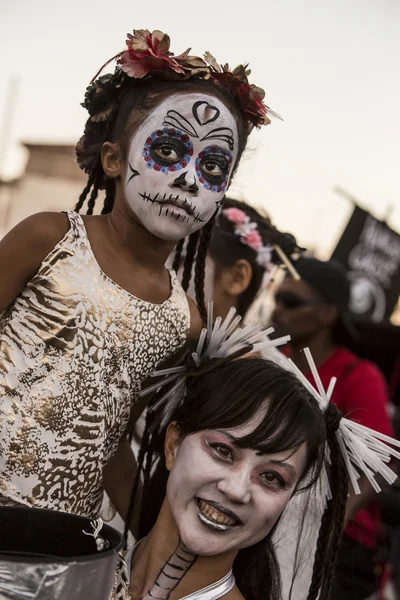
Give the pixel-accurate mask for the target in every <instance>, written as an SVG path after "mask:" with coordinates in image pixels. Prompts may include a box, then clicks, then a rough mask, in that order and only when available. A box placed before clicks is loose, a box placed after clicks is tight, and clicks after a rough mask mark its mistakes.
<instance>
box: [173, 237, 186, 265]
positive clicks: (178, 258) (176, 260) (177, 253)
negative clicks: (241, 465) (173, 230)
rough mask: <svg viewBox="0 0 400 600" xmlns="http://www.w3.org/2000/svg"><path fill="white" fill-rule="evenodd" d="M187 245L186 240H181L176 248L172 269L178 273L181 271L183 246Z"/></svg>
mask: <svg viewBox="0 0 400 600" xmlns="http://www.w3.org/2000/svg"><path fill="white" fill-rule="evenodd" d="M184 244H185V238H182V239H181V240H179V242H178V243H177V245H176V248H175V255H174V262H173V263H172V268H173V270H174V271H175V273H177V272H178V271H179V267H180V266H181V256H182V250H183V246H184Z"/></svg>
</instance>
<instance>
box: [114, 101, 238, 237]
mask: <svg viewBox="0 0 400 600" xmlns="http://www.w3.org/2000/svg"><path fill="white" fill-rule="evenodd" d="M237 147H238V131H237V125H236V122H235V118H234V117H233V115H232V113H231V112H230V111H229V109H228V108H227V107H226V106H225V105H224V104H223V102H221V101H220V100H219V99H218V98H216V97H213V96H211V95H207V94H200V93H181V94H174V95H173V96H170V97H169V98H167V99H165V100H163V102H161V103H160V104H159V105H158V106H157V107H156V108H155V109H154V110H153V111H152V112H151V113H150V114H149V115H148V117H147V118H146V119H145V121H144V122H143V123H142V125H141V126H140V127H139V129H138V130H137V131H136V132H135V133H134V134H133V136H132V139H131V145H130V149H129V155H128V161H127V169H126V175H125V179H124V183H125V197H126V201H127V203H128V204H129V206H130V208H131V210H132V212H133V214H134V215H135V217H136V218H137V219H138V220H139V222H140V223H141V224H142V225H143V226H144V227H145V228H146V229H147V230H148V231H150V233H152V234H153V235H155V236H156V237H159V238H160V239H165V240H174V241H175V240H176V241H177V240H180V239H182V238H183V237H186V236H188V235H190V234H191V233H193V232H194V231H196V230H198V229H200V228H201V227H203V226H204V225H205V224H206V223H207V222H208V221H209V220H210V219H211V218H212V217H213V215H214V214H215V213H216V211H218V209H219V206H220V204H221V202H222V199H223V197H224V193H225V191H226V189H227V187H228V185H229V181H230V177H231V174H232V169H233V166H234V164H235V163H236V159H237V153H238V150H237Z"/></svg>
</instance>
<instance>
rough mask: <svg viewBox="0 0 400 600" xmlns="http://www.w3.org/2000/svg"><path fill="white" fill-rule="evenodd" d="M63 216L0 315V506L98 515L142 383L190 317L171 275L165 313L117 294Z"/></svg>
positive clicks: (72, 217) (78, 222) (182, 336)
mask: <svg viewBox="0 0 400 600" xmlns="http://www.w3.org/2000/svg"><path fill="white" fill-rule="evenodd" d="M67 214H68V218H69V221H70V225H71V227H70V229H69V231H68V232H67V233H66V235H65V236H64V238H63V239H62V240H61V241H60V242H59V243H58V244H57V245H56V246H55V248H54V249H53V250H52V251H51V252H50V254H49V255H48V256H47V257H46V258H45V259H44V260H43V262H42V264H41V266H40V268H39V270H38V272H37V273H36V275H35V276H34V277H33V278H32V279H31V280H30V281H29V283H28V284H27V285H26V287H25V288H24V289H23V290H22V292H21V293H20V294H19V296H18V297H17V298H16V299H15V301H14V302H13V303H12V304H11V305H10V306H9V307H8V308H7V309H6V310H5V311H4V312H3V313H2V314H0V497H1V496H2V497H3V501H4V503H6V502H7V503H12V502H16V503H20V504H23V505H28V506H36V507H38V508H50V509H57V510H62V511H66V512H74V513H77V514H81V515H84V516H96V515H97V513H98V511H99V509H100V506H101V501H102V495H103V486H102V469H103V467H104V465H105V464H106V463H107V462H108V461H109V460H110V459H111V458H112V456H113V455H114V454H115V451H116V449H117V446H118V443H119V440H120V438H121V436H122V434H123V432H124V430H125V428H126V426H127V423H128V420H129V416H130V410H131V407H132V405H133V404H134V402H135V399H136V395H137V392H139V391H140V387H141V383H142V382H143V381H144V380H145V379H146V378H147V377H148V376H149V374H150V373H152V372H153V371H154V370H155V369H156V368H157V366H158V365H160V364H161V363H163V362H164V361H165V360H166V359H168V358H169V357H171V356H173V355H174V354H175V353H176V352H178V351H179V350H180V349H181V348H182V347H183V345H184V344H185V341H186V340H187V337H188V333H189V328H190V312H189V305H188V302H187V298H186V295H185V293H184V291H183V289H182V287H181V286H180V283H179V282H178V280H177V278H176V275H175V273H174V272H173V271H170V277H171V294H170V296H169V298H168V299H167V300H166V301H165V302H163V303H162V304H151V303H149V302H145V301H144V300H140V299H139V298H136V297H135V296H133V295H132V294H130V293H129V292H127V291H126V290H124V289H122V288H121V287H120V286H118V285H117V284H116V283H115V282H113V281H112V280H111V279H110V278H109V277H108V276H107V275H105V273H103V271H102V270H101V269H100V266H99V265H98V263H97V261H96V259H95V257H94V255H93V252H92V249H91V246H90V243H89V240H88V237H87V233H86V229H85V226H84V223H83V220H82V218H81V217H80V216H79V215H78V214H77V213H74V212H72V211H71V212H68V213H67ZM1 503H2V501H1V498H0V504H1Z"/></svg>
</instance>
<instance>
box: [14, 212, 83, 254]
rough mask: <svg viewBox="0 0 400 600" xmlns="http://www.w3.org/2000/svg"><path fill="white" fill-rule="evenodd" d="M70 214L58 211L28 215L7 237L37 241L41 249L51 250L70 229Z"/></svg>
mask: <svg viewBox="0 0 400 600" xmlns="http://www.w3.org/2000/svg"><path fill="white" fill-rule="evenodd" d="M70 227H71V225H70V221H69V219H68V216H67V215H66V214H63V213H57V212H49V211H48V212H40V213H35V214H33V215H31V216H29V217H26V219H24V220H23V221H21V222H20V223H18V225H16V226H15V227H14V228H13V229H12V230H11V231H10V232H9V233H8V234H7V236H6V237H8V238H10V239H11V238H12V239H14V240H17V239H18V238H20V239H21V240H22V239H23V240H24V242H25V243H26V242H29V241H32V242H35V243H37V244H38V247H39V248H40V249H43V248H47V249H48V250H51V249H52V248H53V247H54V246H55V245H56V244H58V242H59V241H60V240H61V239H62V238H63V237H64V236H65V234H66V233H67V231H69V229H70Z"/></svg>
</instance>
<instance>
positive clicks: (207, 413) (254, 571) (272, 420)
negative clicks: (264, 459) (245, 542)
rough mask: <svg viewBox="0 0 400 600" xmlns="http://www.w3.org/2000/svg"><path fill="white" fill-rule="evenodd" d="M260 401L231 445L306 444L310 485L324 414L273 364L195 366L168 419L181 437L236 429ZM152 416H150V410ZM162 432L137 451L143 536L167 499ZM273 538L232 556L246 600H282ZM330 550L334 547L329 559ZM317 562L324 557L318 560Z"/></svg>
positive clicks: (246, 361) (284, 448)
mask: <svg viewBox="0 0 400 600" xmlns="http://www.w3.org/2000/svg"><path fill="white" fill-rule="evenodd" d="M211 364H212V363H211ZM207 368H208V369H209V368H210V367H209V366H208V367H207ZM264 407H265V416H264V418H263V419H262V421H261V422H259V423H258V425H257V427H256V428H255V429H254V431H252V432H251V433H250V434H248V435H247V436H244V437H242V438H240V439H238V440H237V441H236V442H235V443H236V444H237V445H238V446H239V447H243V448H252V449H256V450H258V451H259V452H263V453H271V454H272V453H278V452H279V453H280V452H288V453H289V455H291V454H292V453H293V452H295V451H296V449H297V448H299V447H300V446H301V445H302V444H303V443H306V444H307V458H306V465H305V467H304V471H303V473H302V476H301V478H300V481H299V483H298V487H297V491H300V490H302V489H307V488H309V487H311V486H312V485H313V484H314V483H315V481H316V479H317V478H318V476H319V475H320V472H321V468H322V464H323V460H324V447H325V441H326V425H325V420H324V415H323V413H322V412H321V410H320V408H319V407H318V405H317V402H316V400H315V398H314V397H313V396H312V395H311V394H310V393H309V392H308V391H307V390H306V389H305V387H304V386H303V384H302V383H301V382H300V380H299V379H298V378H297V377H296V376H295V375H294V374H292V373H290V372H289V371H287V370H285V369H283V368H282V367H280V366H278V365H277V364H275V363H273V362H270V361H267V360H264V359H262V358H257V357H245V358H241V359H240V360H233V361H227V362H225V363H224V364H218V363H216V364H215V368H214V369H211V370H208V371H207V372H205V371H203V373H202V369H199V371H198V375H197V376H196V377H193V378H191V379H189V380H188V387H187V394H186V396H185V400H184V402H183V404H182V406H181V407H179V408H178V409H177V410H176V411H175V414H174V415H173V416H172V419H171V420H173V421H177V423H178V427H179V430H180V435H181V438H182V439H183V438H184V437H186V436H188V435H191V434H193V433H196V432H199V431H202V430H205V429H234V428H236V427H238V426H240V425H243V424H244V423H246V422H248V421H249V420H250V419H251V418H252V417H253V416H254V415H255V414H256V413H258V411H259V410H260V409H263V408H264ZM149 415H150V416H149V417H148V418H150V419H152V418H153V417H152V416H151V413H149ZM148 424H149V423H148ZM146 429H149V428H148V427H146ZM164 437H165V434H164V435H163V434H159V433H157V432H155V433H153V434H152V435H151V436H150V437H149V438H147V439H146V440H143V443H142V447H141V451H140V455H139V461H140V463H141V466H143V464H144V460H145V457H146V468H145V475H144V480H145V482H146V485H145V487H144V493H143V500H142V510H141V518H140V523H139V527H140V531H139V536H140V537H142V536H144V535H147V533H148V532H149V531H150V529H151V528H152V526H153V525H154V523H155V521H156V519H157V516H158V513H159V510H160V507H161V504H162V502H163V499H164V497H165V491H166V482H167V479H168V471H167V470H166V467H165V465H164V460H163V458H162V456H163V443H164ZM335 460H336V459H335ZM157 461H158V462H157ZM332 466H333V464H332ZM150 473H151V477H150ZM138 477H139V475H138ZM344 479H345V480H346V478H344ZM330 505H332V506H333V509H332V511H333V512H332V513H330V515H329V519H328V518H327V519H326V520H327V521H329V525H330V529H329V532H331V531H332V527H331V517H333V515H334V516H339V512H338V509H337V506H336V503H335V502H334V501H331V503H330ZM271 533H272V532H271ZM271 538H272V535H271V534H270V535H268V536H267V537H266V538H265V539H263V540H261V541H260V542H259V543H258V544H255V545H254V546H252V547H250V548H246V549H243V550H241V551H240V552H239V553H238V555H237V557H236V559H235V562H234V566H233V572H234V575H235V579H236V582H237V585H238V587H239V589H240V591H241V593H242V594H243V596H244V597H245V598H246V600H265V598H268V600H278V599H279V598H280V576H279V568H278V566H277V563H276V558H275V553H274V549H273V546H272V541H271ZM335 543H336V539H335ZM332 544H333V542H332ZM334 548H336V546H333V545H332V557H331V558H332V561H331V562H332V564H333V561H334V556H333V554H334V552H333V550H334ZM321 556H322V555H321ZM322 564H323V565H325V564H326V562H325V561H324V560H323V563H322ZM327 575H328V571H327V569H326V568H325V567H324V569H323V570H322V571H321V577H320V573H319V574H318V576H317V575H316V576H315V579H316V580H317V579H318V581H316V585H317V586H318V589H320V588H321V586H323V585H325V581H326V579H325V578H326V577H327Z"/></svg>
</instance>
